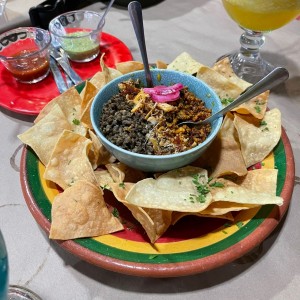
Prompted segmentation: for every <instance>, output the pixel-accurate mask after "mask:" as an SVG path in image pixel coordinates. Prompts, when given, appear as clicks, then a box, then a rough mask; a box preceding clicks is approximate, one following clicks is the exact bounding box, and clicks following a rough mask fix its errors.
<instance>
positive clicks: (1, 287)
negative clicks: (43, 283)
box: [0, 230, 41, 300]
mask: <svg viewBox="0 0 300 300" xmlns="http://www.w3.org/2000/svg"><path fill="white" fill-rule="evenodd" d="M8 273H9V272H8V257H7V250H6V246H5V242H4V238H3V236H2V233H1V230H0V300H41V298H40V297H39V296H38V295H37V294H35V293H34V292H32V291H31V290H29V289H27V288H25V287H22V286H18V285H10V286H9V285H8V275H9V274H8Z"/></svg>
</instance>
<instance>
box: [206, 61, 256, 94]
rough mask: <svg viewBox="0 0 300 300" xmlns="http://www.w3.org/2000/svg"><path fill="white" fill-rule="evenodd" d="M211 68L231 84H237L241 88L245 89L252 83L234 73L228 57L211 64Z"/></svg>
mask: <svg viewBox="0 0 300 300" xmlns="http://www.w3.org/2000/svg"><path fill="white" fill-rule="evenodd" d="M212 69H213V70H215V71H217V72H218V73H220V74H221V75H223V76H224V77H226V78H227V79H228V80H229V81H231V82H232V83H233V84H235V85H237V86H239V87H240V88H241V89H242V90H245V89H246V88H248V87H249V86H251V85H252V84H251V83H249V82H247V81H245V80H243V79H241V78H240V77H238V76H237V75H236V74H235V73H234V71H233V69H232V66H231V63H230V59H229V57H225V58H223V59H221V60H219V61H217V62H216V63H215V64H214V65H213V67H212Z"/></svg>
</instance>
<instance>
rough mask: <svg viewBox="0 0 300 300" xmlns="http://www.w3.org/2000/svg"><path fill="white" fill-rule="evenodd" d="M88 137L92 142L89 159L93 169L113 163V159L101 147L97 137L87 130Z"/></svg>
mask: <svg viewBox="0 0 300 300" xmlns="http://www.w3.org/2000/svg"><path fill="white" fill-rule="evenodd" d="M89 136H90V139H91V141H92V142H93V144H92V148H91V150H90V152H89V159H90V162H91V164H92V166H93V168H94V169H96V168H97V167H98V166H100V165H105V164H108V163H112V162H114V161H115V157H113V156H112V154H111V153H110V152H108V150H106V148H105V147H104V146H103V144H102V143H101V141H100V140H99V138H98V137H97V135H96V134H95V133H94V132H93V131H92V130H89Z"/></svg>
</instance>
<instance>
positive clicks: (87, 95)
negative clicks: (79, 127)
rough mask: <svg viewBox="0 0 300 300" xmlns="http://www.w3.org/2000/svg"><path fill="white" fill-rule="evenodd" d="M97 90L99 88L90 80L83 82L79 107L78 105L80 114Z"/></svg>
mask: <svg viewBox="0 0 300 300" xmlns="http://www.w3.org/2000/svg"><path fill="white" fill-rule="evenodd" d="M98 91H99V90H98V89H97V88H96V87H95V86H94V85H93V84H92V83H91V82H90V81H86V82H85V86H84V88H83V90H82V92H81V93H80V97H81V99H82V101H81V107H80V113H81V115H82V113H83V112H84V111H85V109H86V107H87V106H88V104H89V103H90V100H91V99H92V98H94V97H95V96H96V94H97V93H98Z"/></svg>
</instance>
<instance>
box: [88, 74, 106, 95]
mask: <svg viewBox="0 0 300 300" xmlns="http://www.w3.org/2000/svg"><path fill="white" fill-rule="evenodd" d="M90 83H91V84H93V85H94V86H95V87H96V88H97V89H98V90H100V89H102V88H103V87H104V86H105V85H106V84H107V83H108V81H107V78H106V77H105V74H104V73H103V72H100V71H99V72H97V73H95V74H94V76H93V77H92V78H91V79H90Z"/></svg>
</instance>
